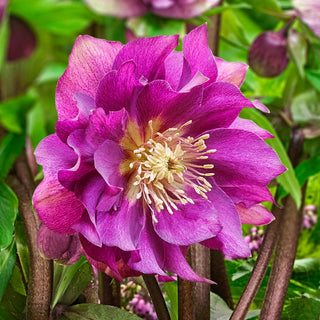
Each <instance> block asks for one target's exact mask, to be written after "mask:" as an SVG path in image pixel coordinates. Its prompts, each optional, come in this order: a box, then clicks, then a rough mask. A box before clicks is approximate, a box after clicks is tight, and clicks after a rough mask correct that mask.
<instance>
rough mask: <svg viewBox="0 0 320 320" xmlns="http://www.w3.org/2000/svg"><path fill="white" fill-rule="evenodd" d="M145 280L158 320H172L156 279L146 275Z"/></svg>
mask: <svg viewBox="0 0 320 320" xmlns="http://www.w3.org/2000/svg"><path fill="white" fill-rule="evenodd" d="M143 280H144V282H145V284H146V286H147V288H148V291H149V294H150V296H151V299H152V302H153V305H154V309H155V311H156V313H157V316H158V319H159V320H160V319H161V320H170V315H169V311H168V309H167V306H166V303H165V301H164V298H163V295H162V292H161V290H160V287H159V284H158V282H157V280H156V278H155V277H154V276H151V275H149V274H144V275H143Z"/></svg>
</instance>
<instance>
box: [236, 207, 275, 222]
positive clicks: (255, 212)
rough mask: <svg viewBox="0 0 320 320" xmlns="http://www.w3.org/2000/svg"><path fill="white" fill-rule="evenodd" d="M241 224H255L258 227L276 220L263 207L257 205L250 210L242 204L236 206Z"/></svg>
mask: <svg viewBox="0 0 320 320" xmlns="http://www.w3.org/2000/svg"><path fill="white" fill-rule="evenodd" d="M236 207H237V210H238V213H239V216H240V220H241V223H248V224H254V225H256V226H260V225H264V224H268V223H270V222H271V221H273V220H274V216H273V215H272V213H271V212H270V211H269V210H268V209H267V208H266V207H264V206H263V205H261V204H256V205H254V206H251V207H249V208H247V207H246V205H245V204H244V203H242V202H240V203H237V204H236Z"/></svg>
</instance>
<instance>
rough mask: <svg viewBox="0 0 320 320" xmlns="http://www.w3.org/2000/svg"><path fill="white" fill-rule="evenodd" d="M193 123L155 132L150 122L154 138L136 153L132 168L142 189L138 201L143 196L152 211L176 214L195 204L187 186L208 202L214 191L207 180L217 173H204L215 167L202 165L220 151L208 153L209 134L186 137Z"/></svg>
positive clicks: (136, 184) (134, 152) (151, 133)
mask: <svg viewBox="0 0 320 320" xmlns="http://www.w3.org/2000/svg"><path fill="white" fill-rule="evenodd" d="M190 123H191V121H188V122H186V123H185V124H183V125H181V126H180V127H178V128H170V129H168V130H166V131H165V132H163V133H160V132H156V133H154V132H153V127H152V121H151V120H150V121H149V132H150V136H151V138H150V139H148V140H147V141H146V142H145V143H143V144H142V145H141V146H140V147H139V148H137V149H135V150H134V151H133V154H134V160H133V161H132V162H131V163H130V164H129V167H130V169H134V170H135V173H136V176H135V182H134V183H133V185H134V186H136V187H138V190H139V191H138V193H137V194H136V198H137V199H140V198H141V197H143V198H144V200H145V202H146V203H147V205H148V206H149V207H150V209H151V211H152V212H153V209H152V207H153V206H154V207H155V208H156V210H157V211H158V212H160V211H161V210H162V209H164V208H166V209H167V210H168V212H169V213H170V214H173V210H172V209H175V210H177V209H178V208H177V205H176V204H177V203H182V204H186V203H188V202H189V203H192V204H193V203H194V202H193V200H192V199H191V198H190V197H188V195H187V194H186V192H185V189H186V187H187V186H191V187H192V188H193V189H194V190H195V192H196V193H198V194H200V195H201V196H202V197H204V198H206V199H207V195H206V193H207V192H208V191H210V190H211V188H212V185H211V184H210V183H209V182H208V181H207V179H206V177H209V176H213V175H214V173H212V172H208V173H204V172H202V171H203V170H202V169H206V170H210V169H213V164H202V162H203V160H205V159H208V156H207V154H209V153H213V152H215V151H216V150H215V149H211V150H207V146H206V144H205V140H206V139H208V138H209V134H204V135H202V136H200V137H198V138H192V137H187V138H186V137H183V136H182V133H183V128H184V127H186V126H187V125H189V124H190ZM199 169H200V170H201V171H200V170H199ZM153 218H154V219H155V217H154V215H153ZM155 220H156V219H155Z"/></svg>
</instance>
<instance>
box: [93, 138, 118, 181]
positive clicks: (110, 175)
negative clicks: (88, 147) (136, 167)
mask: <svg viewBox="0 0 320 320" xmlns="http://www.w3.org/2000/svg"><path fill="white" fill-rule="evenodd" d="M123 158H124V153H123V150H122V148H121V147H120V146H119V145H118V144H117V143H116V142H114V141H111V140H106V141H105V142H104V143H103V144H102V145H101V146H100V147H99V149H98V150H97V151H96V152H95V154H94V164H95V168H96V169H97V171H98V172H99V173H100V174H101V176H102V177H103V178H104V180H105V181H106V183H107V184H108V185H109V186H117V187H121V186H122V185H123V183H124V182H123V177H122V176H121V174H120V172H119V165H120V163H121V161H122V160H123Z"/></svg>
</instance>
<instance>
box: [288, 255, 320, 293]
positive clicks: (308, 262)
mask: <svg viewBox="0 0 320 320" xmlns="http://www.w3.org/2000/svg"><path fill="white" fill-rule="evenodd" d="M292 279H294V280H296V281H299V282H300V283H302V284H304V285H306V286H308V287H310V288H313V289H319V285H320V258H318V259H312V258H307V259H299V260H295V262H294V266H293V272H292Z"/></svg>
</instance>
